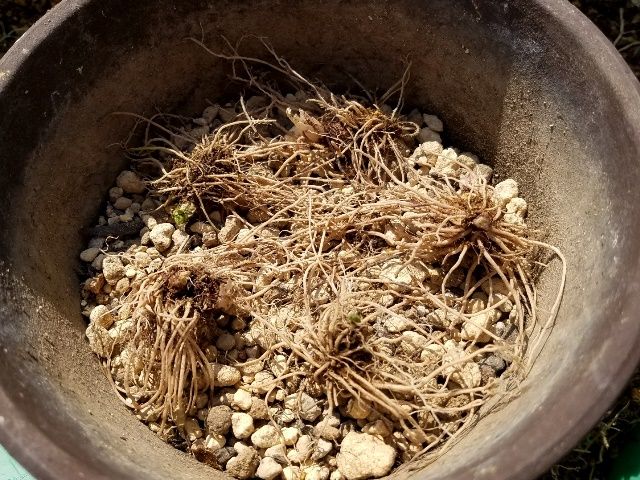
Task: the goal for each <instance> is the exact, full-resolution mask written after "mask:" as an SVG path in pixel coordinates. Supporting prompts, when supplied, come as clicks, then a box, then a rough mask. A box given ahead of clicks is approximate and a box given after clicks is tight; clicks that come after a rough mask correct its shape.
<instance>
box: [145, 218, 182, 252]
mask: <svg viewBox="0 0 640 480" xmlns="http://www.w3.org/2000/svg"><path fill="white" fill-rule="evenodd" d="M175 229H176V227H174V226H173V225H171V224H170V223H159V224H157V225H156V226H154V227H153V228H152V229H151V232H149V238H150V239H151V241H152V242H153V246H154V247H156V248H157V249H158V251H159V252H164V251H165V250H167V249H168V248H169V247H170V246H171V235H173V232H174V231H175Z"/></svg>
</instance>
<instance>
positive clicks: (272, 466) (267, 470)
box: [256, 457, 282, 480]
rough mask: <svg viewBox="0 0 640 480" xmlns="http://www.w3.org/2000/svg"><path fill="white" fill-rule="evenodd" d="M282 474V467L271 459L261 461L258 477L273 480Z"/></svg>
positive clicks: (257, 472) (265, 458)
mask: <svg viewBox="0 0 640 480" xmlns="http://www.w3.org/2000/svg"><path fill="white" fill-rule="evenodd" d="M281 473H282V465H280V464H279V463H278V462H276V461H275V460H274V459H273V458H271V457H264V458H263V459H262V460H260V465H258V470H257V471H256V476H257V477H258V478H262V480H273V479H274V478H276V477H277V476H278V475H280V474H281Z"/></svg>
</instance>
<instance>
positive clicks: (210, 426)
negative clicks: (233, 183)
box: [207, 405, 232, 435]
mask: <svg viewBox="0 0 640 480" xmlns="http://www.w3.org/2000/svg"><path fill="white" fill-rule="evenodd" d="M231 415H232V411H231V409H230V408H229V407H228V406H226V405H218V406H215V407H211V408H210V409H209V413H208V415H207V431H208V432H209V433H214V434H218V435H226V434H227V433H228V432H229V429H230V428H231Z"/></svg>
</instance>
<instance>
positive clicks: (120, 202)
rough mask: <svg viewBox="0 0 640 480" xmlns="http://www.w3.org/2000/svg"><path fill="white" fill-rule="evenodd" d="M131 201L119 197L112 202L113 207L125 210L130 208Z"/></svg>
mask: <svg viewBox="0 0 640 480" xmlns="http://www.w3.org/2000/svg"><path fill="white" fill-rule="evenodd" d="M132 203H133V201H132V200H131V199H130V198H127V197H120V198H118V199H117V200H116V201H115V202H113V206H114V207H115V208H117V209H118V210H126V209H127V208H129V207H130V206H131V204H132Z"/></svg>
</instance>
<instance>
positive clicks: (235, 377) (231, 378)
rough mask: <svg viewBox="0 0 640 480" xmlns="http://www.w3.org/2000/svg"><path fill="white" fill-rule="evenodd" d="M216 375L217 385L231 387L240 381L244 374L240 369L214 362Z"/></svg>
mask: <svg viewBox="0 0 640 480" xmlns="http://www.w3.org/2000/svg"><path fill="white" fill-rule="evenodd" d="M212 366H213V373H214V376H215V382H216V386H218V387H230V386H232V385H235V384H236V383H238V382H239V381H240V379H241V378H242V375H241V374H240V370H238V369H237V368H235V367H232V366H230V365H222V364H219V363H214V364H212Z"/></svg>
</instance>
